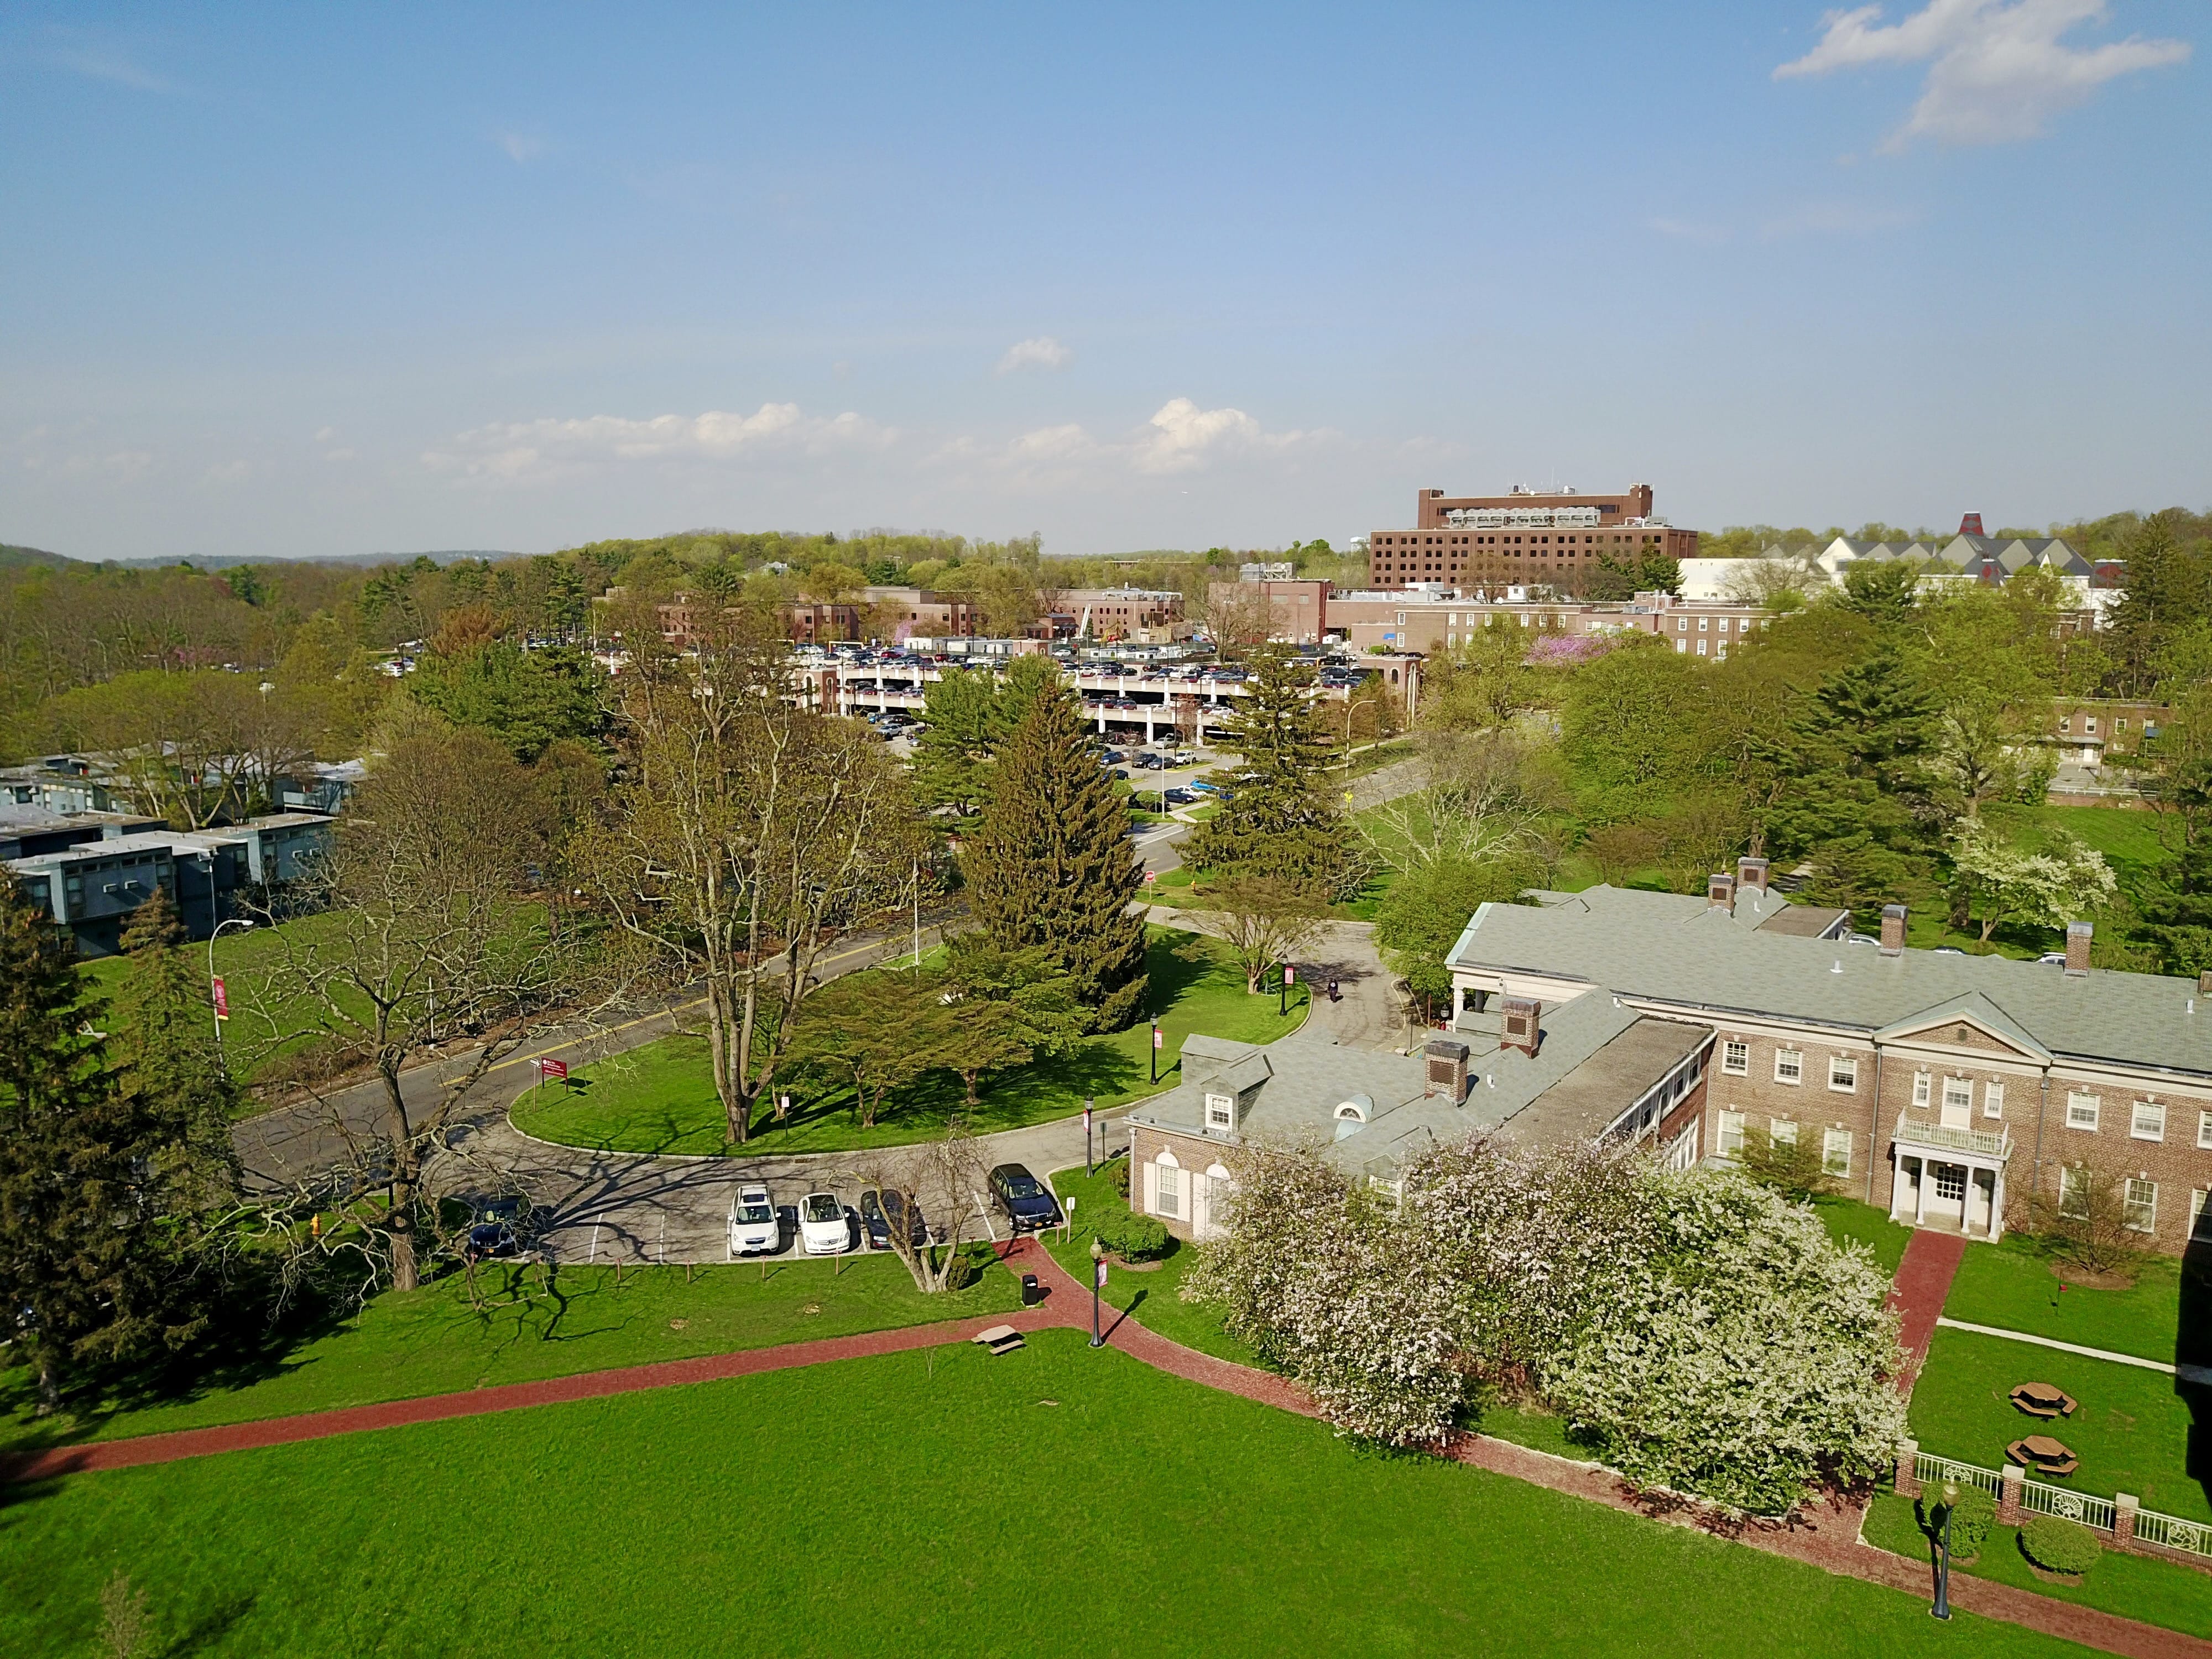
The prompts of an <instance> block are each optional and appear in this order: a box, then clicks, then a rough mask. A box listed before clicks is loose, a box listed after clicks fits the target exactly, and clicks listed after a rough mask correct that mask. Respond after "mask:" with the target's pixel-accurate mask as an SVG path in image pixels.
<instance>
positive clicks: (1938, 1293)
mask: <svg viewBox="0 0 2212 1659" xmlns="http://www.w3.org/2000/svg"><path fill="white" fill-rule="evenodd" d="M1965 1260H1966V1239H1965V1238H1964V1237H1961V1236H1960V1234H1957V1233H1933V1232H1929V1231H1925V1230H1924V1229H1923V1230H1922V1231H1917V1232H1915V1233H1914V1234H1913V1235H1912V1237H1911V1241H1910V1242H1909V1243H1906V1245H1905V1260H1904V1261H1900V1262H1899V1263H1898V1264H1897V1278H1896V1279H1895V1281H1894V1282H1893V1284H1892V1285H1891V1286H1890V1291H1889V1305H1890V1306H1891V1307H1892V1308H1894V1309H1895V1310H1897V1312H1898V1316H1899V1327H1900V1328H1899V1331H1898V1334H1897V1340H1899V1342H1900V1343H1902V1344H1903V1345H1904V1347H1905V1354H1906V1356H1907V1358H1906V1362H1905V1370H1904V1372H1903V1374H1902V1375H1900V1376H1899V1377H1898V1379H1897V1385H1898V1387H1899V1388H1900V1389H1904V1390H1905V1393H1906V1394H1908V1395H1909V1394H1911V1392H1912V1383H1913V1379H1914V1378H1916V1377H1917V1376H1919V1375H1920V1367H1921V1366H1922V1365H1923V1364H1925V1363H1926V1361H1927V1358H1928V1345H1929V1342H1931V1341H1933V1340H1935V1336H1936V1322H1937V1321H1938V1320H1939V1319H1941V1318H1942V1316H1943V1301H1944V1298H1945V1297H1948V1296H1949V1295H1950V1294H1951V1280H1952V1279H1954V1278H1955V1277H1956V1276H1957V1274H1958V1272H1959V1264H1960V1262H1961V1261H1965Z"/></svg>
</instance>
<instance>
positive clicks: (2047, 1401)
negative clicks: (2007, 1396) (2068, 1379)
mask: <svg viewBox="0 0 2212 1659" xmlns="http://www.w3.org/2000/svg"><path fill="white" fill-rule="evenodd" d="M2011 1398H2012V1403H2013V1404H2014V1405H2015V1407H2018V1408H2019V1409H2020V1410H2021V1411H2022V1412H2024V1413H2027V1415H2028V1416H2030V1417H2071V1416H2072V1415H2073V1414H2074V1401H2073V1400H2072V1399H2071V1398H2070V1397H2069V1395H2067V1393H2066V1391H2065V1390H2064V1389H2059V1388H2055V1387H2053V1386H2052V1385H2051V1383H2021V1385H2020V1386H2019V1387H2017V1388H2015V1389H2014V1390H2013V1391H2012V1395H2011Z"/></svg>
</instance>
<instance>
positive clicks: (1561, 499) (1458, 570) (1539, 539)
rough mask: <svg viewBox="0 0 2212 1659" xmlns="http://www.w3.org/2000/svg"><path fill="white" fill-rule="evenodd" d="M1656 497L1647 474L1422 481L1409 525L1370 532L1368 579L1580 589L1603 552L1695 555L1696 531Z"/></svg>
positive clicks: (1383, 583)
mask: <svg viewBox="0 0 2212 1659" xmlns="http://www.w3.org/2000/svg"><path fill="white" fill-rule="evenodd" d="M1651 501H1652V497H1651V486H1650V484H1644V483H1638V484H1631V485H1629V487H1628V488H1627V489H1622V490H1613V491H1610V492H1605V491H1601V492H1599V493H1596V494H1585V493H1583V492H1582V491H1580V490H1576V489H1559V490H1553V491H1548V492H1547V491H1537V490H1531V489H1522V488H1521V487H1520V486H1518V485H1516V486H1515V487H1514V489H1512V490H1511V491H1510V492H1509V493H1508V494H1506V495H1456V496H1455V495H1445V494H1444V492H1443V490H1441V489H1424V490H1423V491H1421V493H1420V495H1419V501H1418V504H1417V507H1416V511H1415V513H1414V520H1413V528H1412V529H1411V530H1376V531H1373V532H1370V533H1369V535H1368V538H1367V573H1368V580H1369V581H1370V584H1371V585H1373V586H1376V587H1403V586H1406V585H1407V583H1409V582H1443V583H1448V584H1449V585H1451V586H1457V587H1466V588H1483V589H1489V588H1493V587H1500V586H1509V585H1510V586H1549V587H1553V588H1555V589H1557V590H1558V591H1559V592H1564V593H1577V592H1580V591H1581V590H1582V587H1583V585H1584V583H1585V582H1586V581H1587V580H1589V574H1590V573H1592V572H1594V571H1595V568H1596V567H1597V562H1598V561H1599V559H1600V558H1601V557H1602V556H1606V555H1607V554H1610V555H1612V556H1613V557H1614V558H1615V559H1616V560H1618V559H1620V558H1622V557H1624V556H1634V555H1641V554H1644V553H1651V554H1664V555H1666V556H1669V557H1672V558H1676V559H1687V558H1693V557H1695V556H1696V555H1697V551H1698V532H1696V531H1694V530H1677V529H1675V528H1674V526H1671V525H1669V524H1668V522H1667V521H1666V520H1664V519H1662V518H1659V517H1656V515H1654V513H1652V511H1651Z"/></svg>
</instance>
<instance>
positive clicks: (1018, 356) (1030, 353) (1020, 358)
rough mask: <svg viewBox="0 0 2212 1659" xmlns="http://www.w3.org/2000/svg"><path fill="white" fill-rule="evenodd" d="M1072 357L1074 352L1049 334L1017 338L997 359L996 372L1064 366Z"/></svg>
mask: <svg viewBox="0 0 2212 1659" xmlns="http://www.w3.org/2000/svg"><path fill="white" fill-rule="evenodd" d="M1074 357H1075V354H1074V352H1073V351H1071V350H1069V349H1068V348H1067V347H1066V346H1064V345H1062V344H1060V342H1059V341H1057V340H1055V339H1054V338H1053V337H1052V336H1051V335H1049V334H1040V335H1038V336H1037V337H1036V338H1035V339H1034V340H1018V341H1016V342H1015V343H1013V344H1012V345H1010V346H1008V347H1007V348H1006V356H1003V357H1001V358H1000V359H999V367H998V370H997V372H998V373H999V374H1014V373H1016V372H1017V371H1018V370H1020V369H1024V368H1042V369H1055V368H1066V367H1067V365H1068V364H1069V363H1070V362H1073V360H1074Z"/></svg>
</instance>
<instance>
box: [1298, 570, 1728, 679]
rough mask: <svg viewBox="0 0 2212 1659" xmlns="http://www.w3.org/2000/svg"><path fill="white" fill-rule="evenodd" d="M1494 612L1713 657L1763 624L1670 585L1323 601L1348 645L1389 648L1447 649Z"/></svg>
mask: <svg viewBox="0 0 2212 1659" xmlns="http://www.w3.org/2000/svg"><path fill="white" fill-rule="evenodd" d="M1501 620H1502V621H1504V622H1510V623H1516V624H1517V625H1519V626H1521V627H1523V628H1528V629H1536V630H1539V631H1541V632H1543V633H1547V634H1553V635H1568V636H1577V635H1580V636H1585V637H1602V636H1604V635H1609V634H1627V633H1641V634H1656V635H1659V636H1660V637H1662V639H1665V640H1668V641H1670V642H1671V643H1672V644H1673V645H1674V649H1675V650H1677V651H1679V652H1680V653H1682V654H1683V655H1685V656H1698V657H1705V658H1708V659H1711V660H1714V661H1719V660H1721V659H1724V658H1726V657H1727V655H1728V654H1729V649H1730V647H1733V646H1736V645H1740V644H1741V643H1742V641H1744V640H1745V639H1746V638H1747V637H1748V636H1749V635H1750V634H1751V632H1752V630H1753V629H1756V628H1761V627H1764V626H1765V623H1766V622H1767V616H1766V613H1765V611H1762V610H1761V609H1760V608H1759V606H1757V605H1738V604H1734V603H1731V602H1728V601H1720V602H1716V603H1699V602H1695V601H1692V600H1686V599H1676V598H1675V597H1674V595H1672V594H1670V593H1639V594H1638V595H1637V596H1636V598H1635V599H1633V600H1630V601H1613V600H1600V601H1580V602H1577V601H1573V600H1565V599H1534V598H1530V597H1528V596H1526V595H1525V594H1523V593H1522V592H1521V591H1520V590H1518V589H1514V588H1508V589H1506V590H1504V592H1500V593H1496V594H1493V595H1492V596H1491V597H1490V598H1489V599H1465V598H1462V597H1461V595H1460V594H1459V593H1458V592H1455V591H1453V590H1451V589H1449V588H1445V589H1441V590H1439V589H1433V588H1425V587H1413V588H1407V589H1403V590H1399V591H1390V590H1380V591H1374V590H1370V591H1368V592H1332V593H1330V594H1329V595H1328V600H1327V604H1326V605H1325V607H1324V608H1323V623H1324V628H1325V629H1326V631H1327V633H1328V634H1331V635H1336V636H1338V637H1340V638H1341V639H1342V640H1343V641H1344V642H1345V643H1346V645H1349V646H1351V647H1352V648H1353V649H1354V650H1364V649H1366V648H1368V647H1370V646H1380V647H1384V648H1386V649H1390V650H1397V651H1420V652H1427V653H1435V652H1438V651H1449V650H1451V649H1453V648H1454V647H1457V646H1460V645H1462V644H1465V643H1467V642H1468V640H1469V639H1470V638H1471V637H1472V636H1473V635H1474V634H1475V633H1476V632H1477V631H1479V630H1480V629H1484V628H1486V627H1488V626H1489V625H1490V624H1491V623H1492V622H1496V621H1501Z"/></svg>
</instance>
